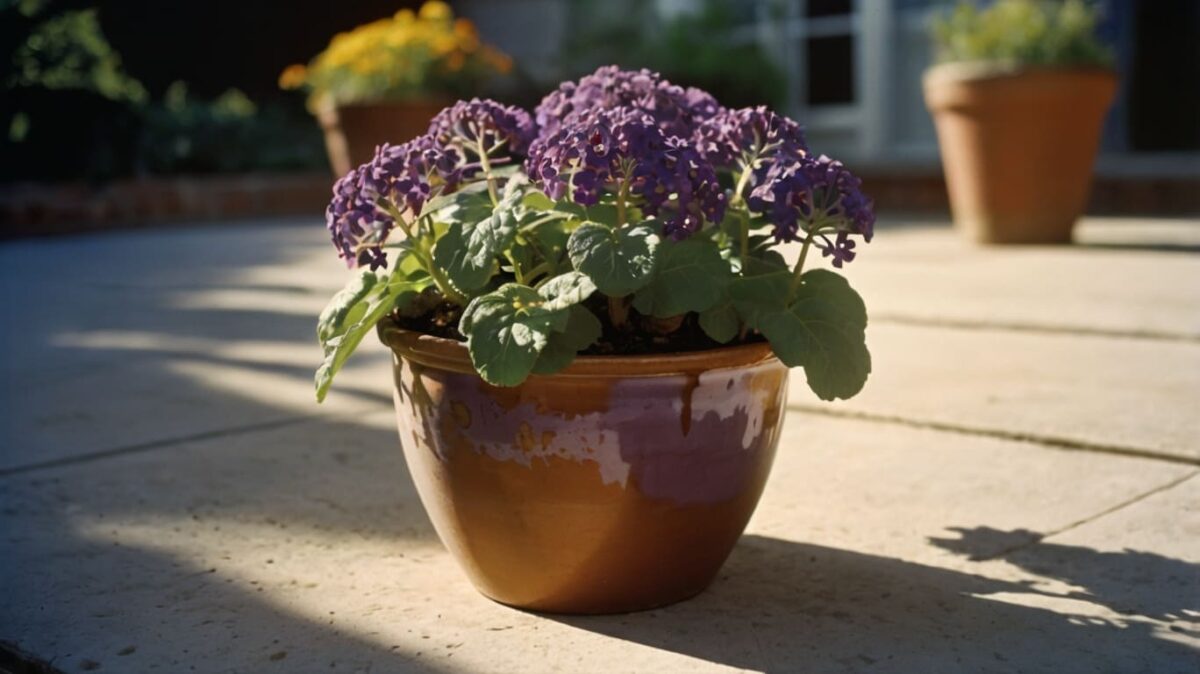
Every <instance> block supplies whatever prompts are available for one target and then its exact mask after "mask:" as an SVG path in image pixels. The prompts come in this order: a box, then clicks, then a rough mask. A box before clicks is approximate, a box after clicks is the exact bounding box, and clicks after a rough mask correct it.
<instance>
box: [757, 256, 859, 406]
mask: <svg viewBox="0 0 1200 674" xmlns="http://www.w3.org/2000/svg"><path fill="white" fill-rule="evenodd" d="M802 278H803V281H802V284H801V285H800V288H799V289H798V290H797V291H796V295H795V297H794V298H793V299H792V301H791V303H790V304H788V305H787V306H786V307H785V308H784V309H782V310H776V311H770V312H765V313H762V314H761V315H760V316H759V317H758V329H759V330H760V331H761V332H762V333H763V335H764V336H765V337H766V338H767V340H768V341H769V342H770V343H771V348H772V350H774V351H775V354H776V355H777V356H779V359H780V360H781V361H783V362H784V364H786V365H788V366H790V367H795V366H803V367H804V373H805V375H806V376H807V378H808V386H809V388H811V389H812V390H813V392H814V393H816V394H817V396H818V397H820V398H821V399H822V400H834V399H836V398H842V399H845V398H850V397H851V396H853V395H855V394H856V393H858V392H859V391H860V390H862V387H863V385H864V384H865V383H866V381H867V376H868V375H869V374H870V373H871V354H870V352H868V351H867V345H866V327H867V310H866V306H865V305H864V304H863V301H862V298H861V297H859V295H858V293H856V292H854V289H853V288H851V287H850V284H849V283H847V282H846V279H844V278H842V277H841V276H839V275H837V274H835V273H833V272H831V271H828V270H825V269H814V270H812V271H810V272H807V273H805V274H804V276H803V277H802Z"/></svg>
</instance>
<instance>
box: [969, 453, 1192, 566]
mask: <svg viewBox="0 0 1200 674" xmlns="http://www.w3.org/2000/svg"><path fill="white" fill-rule="evenodd" d="M1197 475H1200V470H1194V471H1192V472H1190V473H1188V474H1186V475H1183V476H1180V477H1177V478H1175V479H1173V480H1170V481H1168V482H1166V483H1164V484H1160V485H1159V486H1157V487H1155V488H1153V489H1151V490H1149V491H1147V492H1144V493H1141V494H1138V495H1137V496H1133V497H1131V498H1128V499H1125V500H1124V501H1121V502H1120V503H1117V504H1115V505H1112V506H1109V507H1107V508H1105V509H1104V510H1101V511H1100V512H1098V513H1093V514H1091V515H1088V516H1087V517H1084V518H1083V519H1081V520H1078V521H1076V522H1071V523H1070V524H1067V525H1065V526H1061V527H1059V528H1057V529H1052V530H1050V531H1047V532H1046V533H1038V534H1037V535H1036V536H1034V537H1033V538H1032V539H1031V540H1028V541H1025V542H1024V543H1018V544H1016V545H1013V546H1010V547H1007V548H1004V549H1003V550H1000V551H999V552H994V553H992V554H990V555H987V556H985V557H972V558H971V561H975V562H987V561H992V560H995V559H1002V558H1004V557H1007V556H1008V555H1011V554H1012V553H1014V552H1020V551H1021V550H1024V549H1026V548H1031V547H1033V546H1035V545H1038V544H1039V543H1041V542H1042V541H1044V540H1046V539H1047V538H1050V537H1052V536H1058V535H1059V534H1064V533H1066V532H1068V531H1071V530H1073V529H1077V528H1079V527H1081V526H1083V525H1085V524H1089V523H1091V522H1095V521H1096V520H1098V519H1100V518H1102V517H1107V516H1108V515H1111V514H1113V513H1115V512H1117V511H1118V510H1124V509H1125V508H1128V507H1129V506H1131V505H1134V504H1135V503H1140V502H1142V501H1144V500H1146V499H1148V498H1150V497H1151V496H1154V495H1155V494H1161V493H1163V492H1165V491H1170V490H1171V489H1174V488H1175V487H1178V486H1179V485H1181V484H1183V483H1184V482H1187V481H1188V480H1190V479H1192V478H1194V477H1196V476H1197Z"/></svg>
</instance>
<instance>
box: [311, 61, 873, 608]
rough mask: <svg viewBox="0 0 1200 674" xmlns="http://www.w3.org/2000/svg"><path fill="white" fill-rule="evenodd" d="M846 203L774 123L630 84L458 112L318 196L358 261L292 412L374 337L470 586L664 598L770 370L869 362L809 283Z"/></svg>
mask: <svg viewBox="0 0 1200 674" xmlns="http://www.w3.org/2000/svg"><path fill="white" fill-rule="evenodd" d="M859 185H860V184H859V181H858V179H857V178H855V177H854V176H853V175H852V174H850V173H849V172H848V171H847V170H846V169H845V167H843V166H842V164H841V163H839V162H837V161H834V160H832V159H830V158H828V157H825V156H820V157H814V156H813V155H812V154H810V153H809V151H808V149H807V147H806V146H805V142H804V138H803V136H802V134H801V129H800V127H799V126H798V125H797V124H796V123H795V122H794V121H792V120H790V119H788V118H786V117H782V116H780V115H777V114H775V113H773V112H771V111H770V110H768V109H766V108H763V107H759V108H745V109H740V110H730V109H724V108H722V107H721V106H720V105H719V104H718V103H717V102H716V101H715V100H714V99H713V98H712V97H711V96H709V95H707V94H706V93H704V92H702V91H699V90H696V89H683V88H680V87H678V86H674V85H671V84H670V83H669V82H666V81H665V80H663V79H661V78H660V77H659V76H658V75H657V74H656V73H652V72H649V71H645V70H643V71H622V70H618V69H617V68H616V67H605V68H601V69H600V70H598V71H596V73H594V74H592V75H589V76H587V77H584V78H583V79H581V80H579V81H578V82H568V83H564V84H563V85H561V86H560V87H559V89H558V90H557V91H555V92H553V93H551V94H549V95H548V96H547V97H546V98H545V99H544V100H543V101H542V103H541V104H540V105H539V106H538V108H537V110H536V114H535V115H534V116H532V117H531V116H530V115H529V114H527V113H526V112H524V111H522V110H520V109H517V108H514V107H508V106H504V105H501V104H498V103H495V102H493V101H487V100H478V99H476V100H472V101H470V102H462V101H460V102H458V103H456V104H454V105H453V106H451V107H449V108H447V109H445V110H443V111H442V112H441V113H439V114H438V115H437V116H436V117H435V118H434V120H433V122H432V124H431V125H430V127H429V131H428V133H427V134H425V135H423V136H420V137H418V138H416V139H413V140H411V141H409V142H407V143H404V144H401V145H385V146H382V147H380V148H379V150H378V152H377V153H376V155H375V158H374V159H373V160H372V161H371V162H369V163H367V164H365V165H363V166H360V167H359V168H357V169H355V170H354V171H351V172H350V173H349V174H347V175H346V176H345V177H343V178H342V179H341V180H339V181H338V182H337V184H336V186H335V188H334V198H333V201H332V202H331V204H330V206H329V209H328V211H327V225H328V228H329V230H330V232H331V234H332V237H333V241H334V244H335V246H336V248H337V250H338V252H339V255H340V256H341V257H342V258H343V259H344V260H345V261H346V262H347V263H348V264H349V265H350V266H352V267H360V269H359V271H358V272H357V273H356V274H355V275H354V276H353V277H352V279H351V280H350V282H349V284H348V285H347V286H346V288H345V289H344V290H342V291H341V292H340V293H339V294H338V295H337V296H336V297H335V298H334V299H333V301H332V302H331V303H330V304H329V306H328V308H326V309H325V311H324V312H323V313H322V315H321V318H320V322H319V327H318V335H319V338H320V341H321V343H322V344H323V346H324V350H325V361H324V363H323V364H322V365H321V367H320V368H319V370H318V371H317V375H316V387H317V396H318V398H319V399H320V398H323V397H324V396H325V394H326V391H327V390H328V387H329V385H330V380H331V378H332V377H333V376H334V374H335V373H336V372H337V370H338V368H339V367H341V365H342V363H344V362H345V360H346V358H347V357H348V356H349V355H350V353H351V352H352V351H353V350H354V348H355V347H356V346H357V345H358V344H359V343H360V342H361V340H362V339H364V338H365V337H366V335H367V333H368V332H370V331H372V330H374V329H377V330H378V333H379V335H380V336H381V338H382V339H383V341H384V342H385V343H386V344H388V345H389V346H390V347H391V349H392V351H393V353H394V355H395V358H394V381H395V402H396V413H397V417H398V419H399V427H400V437H401V441H402V444H403V446H404V452H405V457H406V460H407V462H408V466H409V468H410V471H411V473H412V476H413V479H414V481H415V483H416V486H417V490H418V492H419V494H420V496H421V500H422V502H423V503H424V505H425V508H426V510H427V511H428V513H429V515H430V518H431V519H432V521H433V524H434V527H435V528H436V529H437V531H438V534H439V535H440V537H441V539H442V541H443V542H444V543H445V544H446V546H447V548H449V550H450V551H451V553H452V554H453V555H454V556H455V557H456V558H457V559H458V561H459V563H460V564H461V565H462V566H463V568H464V569H465V570H466V572H467V574H468V575H469V576H470V577H471V579H472V580H473V581H474V583H475V585H476V586H477V587H478V588H479V589H480V590H481V591H482V592H483V593H484V594H485V595H487V596H489V597H492V598H494V599H496V600H498V601H501V602H503V603H506V604H510V605H514V606H518V607H523V608H529V609H536V610H543V611H553V612H575V613H597V612H617V611H630V610H635V609H641V608H648V607H651V606H657V605H662V604H667V603H670V602H673V601H678V600H681V599H684V598H686V597H689V596H691V595H693V594H696V593H697V592H699V591H700V590H702V589H703V588H704V587H705V586H706V585H707V584H708V583H709V582H710V581H711V579H712V578H713V576H714V575H715V574H716V572H717V570H718V569H719V567H720V566H721V564H722V563H723V561H724V559H725V557H726V556H727V555H728V554H729V552H730V550H731V549H732V547H733V545H734V543H735V542H736V541H737V538H738V536H740V534H741V532H742V530H743V528H744V527H745V525H746V522H747V520H748V519H749V517H750V514H751V512H752V511H753V509H754V506H755V504H756V503H757V501H758V497H759V495H760V493H761V491H762V488H763V485H764V482H765V480H766V477H767V473H768V471H769V470H770V466H771V461H772V458H773V455H774V452H775V445H776V443H777V442H778V440H779V433H780V427H781V424H782V422H783V417H784V410H785V403H786V391H787V375H788V368H789V367H803V368H804V370H805V372H806V375H807V380H808V385H809V386H810V387H811V388H812V389H813V390H814V391H815V392H816V393H817V394H818V395H819V396H821V397H822V398H824V399H828V400H832V399H835V398H848V397H850V396H852V395H854V394H855V393H857V392H858V391H859V390H860V389H861V387H862V386H863V384H864V382H865V381H866V379H867V375H868V373H869V372H870V369H871V361H870V355H869V353H868V352H867V347H866V344H865V328H866V322H867V316H866V310H865V308H864V305H863V302H862V300H861V299H860V298H859V296H858V295H857V294H856V293H855V292H854V290H852V289H851V288H850V285H849V284H848V283H847V282H846V280H845V279H844V278H843V277H842V276H840V275H838V274H837V273H835V272H833V271H830V270H828V269H821V268H815V266H814V265H813V262H814V260H815V259H819V257H824V258H827V259H828V260H829V261H830V262H832V264H833V266H835V267H840V266H842V265H843V264H844V263H846V262H849V261H851V260H853V259H854V256H855V253H856V251H855V250H854V248H855V237H861V238H863V239H865V240H870V238H871V235H872V230H873V226H874V215H873V211H872V203H871V201H870V200H868V199H867V198H866V197H865V196H864V195H863V194H862V192H861V191H860V188H859ZM397 235H399V236H397ZM784 242H800V245H799V248H800V250H799V252H798V256H797V259H796V261H795V262H793V263H790V264H789V263H788V262H786V261H785V259H784V257H783V256H782V255H781V254H780V252H779V251H778V250H777V245H778V244H781V243H784ZM814 250H820V251H821V256H819V257H818V256H816V255H813V254H812V253H813V251H814Z"/></svg>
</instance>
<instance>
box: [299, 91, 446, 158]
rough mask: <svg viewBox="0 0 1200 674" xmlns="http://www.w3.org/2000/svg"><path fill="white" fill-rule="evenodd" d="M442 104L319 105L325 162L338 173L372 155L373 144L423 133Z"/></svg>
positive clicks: (424, 102) (428, 102) (394, 102)
mask: <svg viewBox="0 0 1200 674" xmlns="http://www.w3.org/2000/svg"><path fill="white" fill-rule="evenodd" d="M444 107H446V103H445V102H444V101H440V100H430V101H385V102H378V103H354V104H351V105H336V106H332V105H331V106H326V107H322V108H320V109H319V110H318V111H317V120H318V121H319V122H320V123H321V129H322V130H323V131H324V132H325V150H326V152H328V153H329V164H330V166H331V167H332V168H333V172H334V173H335V174H336V175H338V176H343V175H345V174H346V173H347V172H348V171H350V169H352V168H354V167H356V166H359V165H360V164H364V163H366V162H368V161H370V160H371V158H372V157H374V156H375V146H377V145H380V144H382V143H403V142H405V141H408V140H411V139H413V138H416V137H417V136H419V135H421V134H423V133H425V131H426V130H427V129H428V128H429V120H431V119H433V116H434V115H436V114H437V113H439V112H441V110H442V108H444Z"/></svg>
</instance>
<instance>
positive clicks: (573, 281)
mask: <svg viewBox="0 0 1200 674" xmlns="http://www.w3.org/2000/svg"><path fill="white" fill-rule="evenodd" d="M594 292H596V284H594V283H592V280H591V279H590V278H588V277H587V276H584V275H583V274H581V273H579V272H577V271H571V272H567V273H566V274H563V275H562V276H555V277H554V278H552V279H550V280H549V281H546V283H545V285H543V286H542V287H541V288H538V294H539V295H541V296H542V297H544V298H546V304H545V307H546V309H547V310H550V311H556V310H558V309H566V308H567V307H569V306H571V305H573V304H579V303H580V302H583V301H584V300H586V299H587V298H589V297H591V295H592V293H594Z"/></svg>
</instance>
